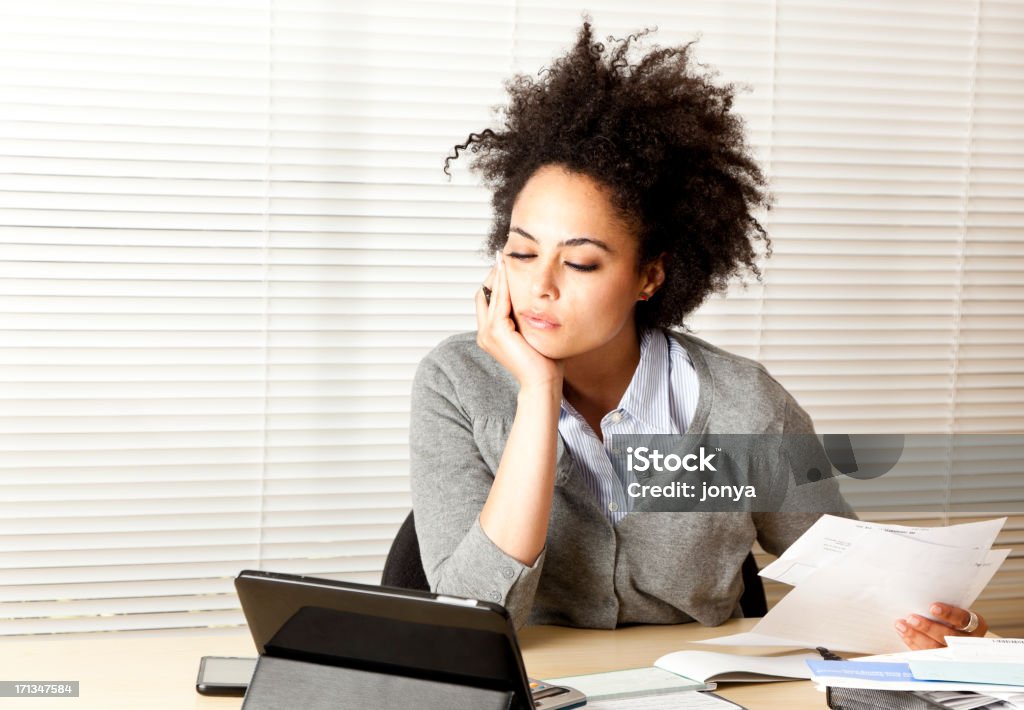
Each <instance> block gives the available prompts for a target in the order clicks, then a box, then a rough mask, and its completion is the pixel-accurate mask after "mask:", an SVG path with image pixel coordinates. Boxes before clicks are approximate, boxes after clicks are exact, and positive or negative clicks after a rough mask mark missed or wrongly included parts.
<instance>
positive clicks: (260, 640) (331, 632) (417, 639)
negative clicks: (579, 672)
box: [235, 570, 586, 710]
mask: <svg viewBox="0 0 1024 710" xmlns="http://www.w3.org/2000/svg"><path fill="white" fill-rule="evenodd" d="M235 588H236V589H237V591H238V597H239V599H240V600H241V603H242V610H243V612H244V613H245V618H246V621H247V622H248V624H249V630H250V632H251V633H252V637H253V640H254V641H255V643H256V649H257V650H258V651H259V653H260V655H268V656H275V657H280V658H288V659H292V660H298V661H309V662H312V663H317V664H321V665H332V666H341V667H345V668H353V669H357V670H363V671H371V672H378V673H386V674H391V675H401V676H406V677H410V678H421V679H427V680H438V681H443V682H450V683H454V684H458V685H463V686H468V687H475V688H484V689H488V690H499V691H510V692H512V693H513V694H514V696H515V707H517V708H521V709H523V710H533V709H534V708H538V709H539V710H548V709H550V710H554V708H568V707H579V706H581V705H583V704H585V702H586V699H585V697H583V696H582V695H581V694H579V693H578V692H577V691H571V693H569V692H562V691H563V689H561V688H554V687H550V686H543V687H542V688H541V690H540V692H541V693H544V692H545V691H547V692H546V695H545V696H544V697H543V698H538V691H537V688H538V686H537V684H536V683H534V684H533V691H532V692H531V682H530V680H529V679H528V678H527V676H526V669H525V667H524V665H523V659H522V656H521V654H520V652H519V644H518V642H517V640H516V635H515V628H514V627H513V625H512V620H511V618H510V617H509V614H508V611H506V609H505V608H504V607H502V606H500V605H498V604H494V603H491V602H486V601H478V600H475V599H464V598H461V597H450V596H445V595H439V594H432V593H430V592H420V591H413V590H407V589H398V588H395V587H378V586H372V585H367V584H356V583H353V582H338V581H334V580H327V579H318V578H315V577H303V576H298V575H290V574H278V573H274V572H261V571H253V570H245V571H243V572H241V573H240V574H239V575H238V577H237V578H236V579H235ZM570 696H571V697H570Z"/></svg>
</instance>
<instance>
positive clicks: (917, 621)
mask: <svg viewBox="0 0 1024 710" xmlns="http://www.w3.org/2000/svg"><path fill="white" fill-rule="evenodd" d="M907 621H909V622H910V623H911V624H912V625H913V626H920V625H921V620H920V619H918V618H917V617H916V616H912V617H910V618H909V619H907Z"/></svg>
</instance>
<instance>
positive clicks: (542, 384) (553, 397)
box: [519, 377, 562, 406]
mask: <svg viewBox="0 0 1024 710" xmlns="http://www.w3.org/2000/svg"><path fill="white" fill-rule="evenodd" d="M530 402H543V403H545V404H552V403H553V404H556V405H558V406H561V404H562V378H561V377H557V378H552V379H550V380H542V381H539V382H530V383H525V384H523V385H521V386H520V387H519V404H520V405H522V404H524V403H530Z"/></svg>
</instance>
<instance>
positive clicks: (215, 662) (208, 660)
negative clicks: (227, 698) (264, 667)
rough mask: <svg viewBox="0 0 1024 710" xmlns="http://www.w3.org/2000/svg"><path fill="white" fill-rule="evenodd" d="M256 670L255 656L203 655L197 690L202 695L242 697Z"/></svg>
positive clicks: (200, 662)
mask: <svg viewBox="0 0 1024 710" xmlns="http://www.w3.org/2000/svg"><path fill="white" fill-rule="evenodd" d="M255 670H256V659H255V658H228V657H226V656H203V658H202V660H201V661H199V676H198V677H197V678H196V692H198V693H199V694H200V695H234V696H236V697H242V696H243V695H245V689H246V688H248V687H249V681H250V680H252V674H253V672H254V671H255Z"/></svg>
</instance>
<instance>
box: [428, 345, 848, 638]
mask: <svg viewBox="0 0 1024 710" xmlns="http://www.w3.org/2000/svg"><path fill="white" fill-rule="evenodd" d="M665 332H666V333H667V334H668V335H669V337H672V338H675V339H676V340H677V341H678V342H679V343H680V344H681V345H682V346H683V347H684V348H685V349H686V351H687V353H688V354H689V356H690V360H691V362H692V363H693V365H694V367H695V368H696V371H697V375H698V378H699V381H700V396H699V400H698V402H697V410H696V413H695V414H694V417H693V422H692V423H691V425H690V429H689V433H691V434H783V433H785V434H813V433H814V428H813V425H812V423H811V420H810V418H809V417H808V416H807V413H806V412H804V410H803V409H802V408H801V407H800V406H799V405H798V404H797V403H796V401H795V400H794V399H793V397H792V396H791V395H790V394H789V393H788V392H787V391H786V390H785V388H784V387H782V385H781V384H779V383H778V382H777V381H776V380H775V379H774V378H772V376H771V375H769V374H768V372H767V370H766V369H765V368H764V367H763V366H762V365H760V364H759V363H757V362H754V361H753V360H749V359H747V358H743V357H739V356H737V355H733V354H731V353H728V352H726V351H724V350H721V349H719V348H716V347H714V346H712V345H710V344H708V343H706V342H704V341H703V340H701V339H699V338H696V337H694V336H691V335H688V334H683V333H677V332H674V331H665ZM518 389H519V388H518V384H517V382H516V381H515V379H514V378H513V377H512V376H511V375H510V374H509V373H508V372H507V371H506V370H505V369H504V368H503V367H502V366H501V365H500V364H499V363H498V362H497V361H496V360H495V359H494V358H492V357H491V356H490V355H489V354H487V353H485V352H484V351H483V350H481V349H480V348H479V346H477V344H476V334H475V333H462V334H459V335H455V336H452V337H450V338H448V339H446V340H445V341H443V342H442V343H441V344H439V345H438V346H437V347H436V348H434V350H432V351H431V352H430V353H429V354H428V355H427V356H426V357H425V358H424V359H423V360H422V362H421V363H420V366H419V368H418V369H417V372H416V376H415V379H414V382H413V389H412V412H411V418H410V458H411V470H410V474H411V484H412V502H413V509H414V510H415V513H416V532H417V536H418V537H419V543H420V554H421V557H422V560H423V568H424V571H425V572H426V576H427V580H428V582H429V583H430V587H431V589H432V590H433V591H435V592H437V593H442V594H451V595H457V596H465V597H472V598H476V599H484V600H488V601H494V602H498V603H500V604H502V605H504V606H505V607H506V608H507V609H508V611H509V613H510V615H511V616H512V619H513V622H514V623H515V626H516V627H517V628H519V627H521V626H523V625H525V624H527V623H530V624H560V625H565V626H577V627H586V628H606V629H610V628H615V627H616V626H618V625H621V624H628V623H651V624H672V623H681V622H688V621H698V622H700V623H701V624H704V625H706V626H716V625H718V624H721V623H722V622H724V621H725V620H726V619H728V618H730V617H731V616H735V615H739V611H738V604H739V598H740V595H741V594H742V591H743V583H742V577H741V571H740V569H741V565H742V564H743V560H744V559H745V558H746V555H747V553H748V552H749V551H750V548H751V545H752V544H753V542H754V540H755V538H756V539H757V540H758V541H759V542H760V543H761V546H762V547H763V548H764V549H765V550H767V551H768V552H769V553H771V554H775V555H779V554H781V553H782V552H783V551H784V550H785V549H786V548H787V547H788V546H789V545H790V544H792V542H793V541H794V540H796V539H797V538H798V537H799V536H800V535H801V534H803V532H804V531H805V530H806V529H807V528H809V527H810V526H811V525H812V524H813V523H814V521H815V520H817V519H818V517H819V516H820V513H817V512H784V513H759V512H642V513H640V512H633V513H630V514H629V515H627V516H626V517H625V518H624V519H623V520H622V521H621V522H620V523H619V524H618V525H615V526H613V525H612V524H611V522H610V521H609V520H608V519H607V517H606V514H605V512H604V511H603V510H602V509H601V507H600V506H599V504H598V502H597V500H596V498H595V496H594V495H593V493H592V492H591V491H590V490H589V489H588V488H587V486H586V485H585V483H584V482H583V480H582V478H581V474H580V472H579V470H578V467H577V466H576V465H575V462H574V461H573V459H572V456H571V454H570V453H569V452H568V450H567V449H566V447H565V445H564V442H563V441H562V440H561V438H559V442H558V452H557V454H556V472H555V490H554V497H553V500H552V506H551V518H550V520H549V523H548V533H547V539H546V541H545V546H544V550H543V551H542V552H541V554H540V556H539V557H538V558H537V560H536V561H535V562H534V564H533V565H525V564H523V563H521V562H519V561H518V560H516V559H515V558H513V557H511V556H509V555H507V554H505V552H504V551H502V550H501V549H500V548H499V547H498V546H497V545H495V544H494V543H493V542H492V541H491V540H490V538H488V537H487V535H486V533H484V531H483V529H482V528H481V527H480V517H479V516H480V511H481V509H482V508H483V505H484V502H485V501H486V500H487V495H488V493H489V491H490V488H491V484H492V483H493V481H494V473H495V472H496V471H497V470H498V464H499V463H500V461H501V455H502V451H503V450H504V446H505V441H506V440H507V438H508V434H509V431H510V429H511V427H512V421H513V419H514V417H515V413H516V398H517V394H518ZM773 488H774V489H776V490H774V491H773V493H774V494H775V495H777V496H778V497H779V499H780V500H782V499H784V500H785V501H786V502H791V501H793V502H795V505H793V506H785V508H786V509H789V510H792V509H797V510H828V511H831V512H835V513H837V514H841V515H847V516H850V517H853V512H852V510H851V509H850V507H849V505H848V504H847V503H846V501H845V500H843V498H842V496H841V495H840V494H839V491H838V487H837V486H836V484H835V481H834V479H830V478H827V479H825V480H824V481H821V482H819V483H815V484H813V485H806V486H800V487H795V486H794V485H793V483H792V480H791V479H790V478H789V477H785V478H784V479H783V480H782V481H779V482H774V481H773ZM808 496H813V497H814V501H813V502H814V505H813V506H805V505H801V504H800V503H801V498H807V497H808Z"/></svg>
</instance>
